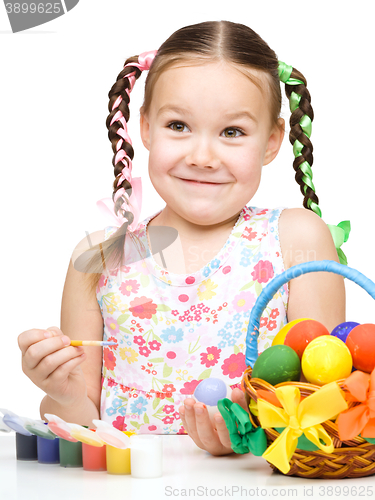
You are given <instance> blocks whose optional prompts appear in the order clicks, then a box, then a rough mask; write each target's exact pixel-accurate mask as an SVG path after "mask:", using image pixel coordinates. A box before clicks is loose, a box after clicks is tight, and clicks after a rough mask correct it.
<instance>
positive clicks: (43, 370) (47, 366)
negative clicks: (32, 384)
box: [34, 346, 83, 380]
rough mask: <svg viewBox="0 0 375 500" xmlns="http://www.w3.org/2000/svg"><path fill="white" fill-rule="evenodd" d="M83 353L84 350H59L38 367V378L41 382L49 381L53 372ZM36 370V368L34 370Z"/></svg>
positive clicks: (45, 358) (46, 357)
mask: <svg viewBox="0 0 375 500" xmlns="http://www.w3.org/2000/svg"><path fill="white" fill-rule="evenodd" d="M82 353H83V348H82V347H81V348H76V347H71V346H70V347H66V348H65V349H59V350H57V351H55V352H52V353H51V354H48V355H47V356H45V357H44V358H42V360H41V361H40V362H39V363H38V365H37V372H38V378H39V379H40V380H45V379H47V378H48V377H49V376H50V375H51V374H52V373H53V372H55V371H56V370H57V369H58V368H59V367H60V366H61V365H63V364H64V363H65V364H66V363H67V362H69V361H70V360H73V359H75V358H77V357H79V356H80V355H82ZM34 370H35V368H34Z"/></svg>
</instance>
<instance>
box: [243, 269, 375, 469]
mask: <svg viewBox="0 0 375 500" xmlns="http://www.w3.org/2000/svg"><path fill="white" fill-rule="evenodd" d="M319 271H327V272H333V273H335V274H340V275H342V276H344V277H346V278H348V279H350V280H352V281H354V282H355V283H357V284H358V285H360V286H361V287H362V288H364V289H365V290H366V291H367V292H368V293H369V294H370V295H371V296H372V297H373V298H374V299H375V284H374V283H373V282H372V281H371V280H369V279H368V278H366V277H365V276H364V275H363V274H361V273H359V272H358V271H356V270H354V269H351V268H348V267H347V266H344V265H342V264H338V263H337V262H334V261H314V262H307V263H304V264H299V265H297V266H294V267H292V268H290V269H288V270H287V271H285V272H284V273H282V274H281V275H279V276H277V277H276V278H274V279H273V280H272V282H270V283H269V284H268V285H267V286H266V288H265V289H264V290H263V292H262V293H261V295H260V296H259V297H258V300H257V302H256V304H255V306H254V308H253V310H252V312H251V316H250V321H249V327H248V335H247V341H246V348H247V349H246V362H247V365H250V366H248V368H247V369H246V371H245V373H244V376H243V380H242V385H243V388H244V390H245V393H246V398H247V403H248V404H249V403H250V400H254V401H255V402H256V401H257V391H258V390H259V389H262V390H264V391H268V392H275V388H277V387H281V386H285V385H292V386H295V387H298V389H299V390H300V392H301V396H302V397H306V396H309V395H310V394H312V393H314V392H315V391H317V390H319V389H320V386H318V385H313V384H310V383H304V382H284V383H282V384H277V385H276V386H272V385H271V384H269V383H268V382H266V381H264V380H262V379H259V378H251V372H252V367H251V366H253V365H254V362H255V360H256V357H257V352H254V349H256V346H257V336H258V332H259V320H260V317H261V315H262V313H263V311H264V309H265V307H266V306H267V304H268V302H269V301H270V300H271V298H272V297H273V295H274V294H275V293H276V292H277V290H278V289H279V288H280V287H281V286H283V285H284V284H285V283H287V282H288V281H289V280H290V279H293V278H296V277H298V276H300V275H302V274H306V273H309V272H319ZM337 383H338V385H339V386H340V388H341V389H343V390H344V391H345V389H344V387H343V383H344V379H343V380H338V381H337ZM355 404H356V403H349V404H348V406H349V407H351V406H353V405H355ZM250 420H251V422H252V424H253V425H254V426H255V427H259V425H260V423H259V420H258V418H257V417H256V416H255V415H253V414H252V413H250ZM322 425H323V427H324V429H325V430H326V431H327V432H328V434H329V435H330V436H331V438H332V441H333V445H334V446H335V449H334V451H333V453H326V452H324V451H321V450H317V451H305V450H301V449H299V448H297V449H296V451H295V453H294V454H293V456H292V458H291V460H290V466H291V467H290V470H289V472H288V473H287V474H286V475H288V476H299V477H304V478H323V479H335V478H336V479H342V478H347V477H363V476H370V475H372V474H375V444H371V443H369V442H368V441H366V440H365V439H363V438H362V437H360V436H357V437H356V438H354V439H352V440H351V441H341V440H340V438H339V434H338V428H337V425H336V423H335V422H334V421H332V420H327V421H326V422H324V423H323V424H322ZM265 432H266V435H267V444H268V446H269V445H271V444H272V443H273V442H274V441H275V439H277V437H278V436H279V433H278V432H277V431H276V430H275V429H265ZM270 466H271V467H272V468H273V469H274V470H275V471H277V472H280V473H281V471H279V469H278V468H277V467H275V466H274V465H273V464H270Z"/></svg>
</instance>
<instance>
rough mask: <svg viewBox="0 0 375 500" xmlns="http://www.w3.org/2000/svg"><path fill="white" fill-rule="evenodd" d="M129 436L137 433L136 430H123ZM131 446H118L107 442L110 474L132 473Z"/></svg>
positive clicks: (108, 470)
mask: <svg viewBox="0 0 375 500" xmlns="http://www.w3.org/2000/svg"><path fill="white" fill-rule="evenodd" d="M122 432H123V433H124V434H126V435H127V436H129V437H130V436H133V435H135V432H130V431H122ZM130 457H131V452H130V448H125V449H121V448H116V447H114V446H111V445H109V444H107V472H108V474H130V473H131V463H130V460H131V458H130Z"/></svg>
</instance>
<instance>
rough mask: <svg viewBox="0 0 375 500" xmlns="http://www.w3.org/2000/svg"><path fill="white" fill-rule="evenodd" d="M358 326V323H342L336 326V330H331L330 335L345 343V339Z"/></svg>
mask: <svg viewBox="0 0 375 500" xmlns="http://www.w3.org/2000/svg"><path fill="white" fill-rule="evenodd" d="M358 325H359V323H355V322H354V321H345V322H344V323H340V324H339V325H337V326H336V328H334V329H333V330H332V332H331V335H333V336H334V337H337V338H339V339H340V340H342V341H343V342H346V338H347V336H348V335H349V333H350V332H351V331H352V330H353V328H354V327H356V326H358Z"/></svg>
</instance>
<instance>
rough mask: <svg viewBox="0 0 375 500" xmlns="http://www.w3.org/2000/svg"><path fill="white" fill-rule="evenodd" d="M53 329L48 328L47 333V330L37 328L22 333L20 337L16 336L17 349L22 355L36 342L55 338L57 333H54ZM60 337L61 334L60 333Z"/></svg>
mask: <svg viewBox="0 0 375 500" xmlns="http://www.w3.org/2000/svg"><path fill="white" fill-rule="evenodd" d="M51 328H54V330H51ZM55 328H57V327H50V328H49V329H48V330H49V331H48V332H47V330H40V329H37V328H34V329H32V330H27V331H26V332H22V333H21V334H20V335H18V339H17V340H18V347H19V348H20V349H21V351H22V354H25V353H26V351H27V349H28V348H29V347H30V346H31V345H32V344H36V343H37V342H40V341H42V340H45V339H46V338H49V337H53V336H57V332H56V331H55ZM60 331H61V330H60ZM61 335H62V332H61Z"/></svg>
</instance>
